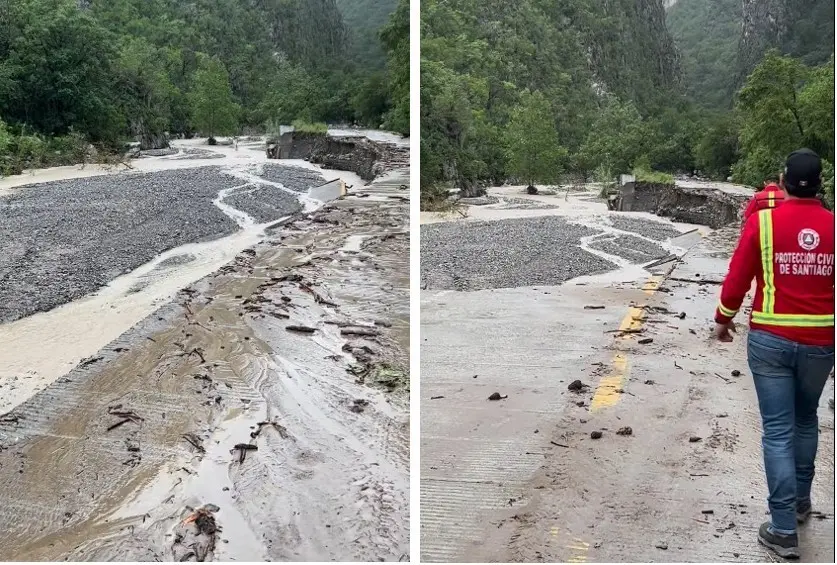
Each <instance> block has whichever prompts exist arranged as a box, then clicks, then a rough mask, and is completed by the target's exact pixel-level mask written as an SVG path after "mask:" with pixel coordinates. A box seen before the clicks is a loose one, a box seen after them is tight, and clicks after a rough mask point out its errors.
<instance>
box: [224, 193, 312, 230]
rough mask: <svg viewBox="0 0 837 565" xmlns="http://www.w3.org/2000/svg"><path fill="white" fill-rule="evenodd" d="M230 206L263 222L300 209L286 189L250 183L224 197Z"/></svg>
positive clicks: (300, 206)
mask: <svg viewBox="0 0 837 565" xmlns="http://www.w3.org/2000/svg"><path fill="white" fill-rule="evenodd" d="M224 202H226V203H227V204H229V205H230V206H232V207H234V208H237V209H239V210H241V211H242V212H245V213H247V214H250V215H251V216H252V217H253V219H255V220H256V222H258V223H260V224H264V223H267V222H271V221H273V220H278V219H280V218H283V217H285V216H290V215H291V214H295V213H296V212H299V211H300V210H302V204H300V202H299V200H297V198H296V197H295V196H293V195H292V194H288V191H286V190H282V189H281V188H279V187H276V186H271V185H267V184H263V185H258V186H256V185H252V186H249V187H247V189H245V190H240V191H236V192H235V193H233V194H230V195H229V196H227V197H226V198H225V199H224Z"/></svg>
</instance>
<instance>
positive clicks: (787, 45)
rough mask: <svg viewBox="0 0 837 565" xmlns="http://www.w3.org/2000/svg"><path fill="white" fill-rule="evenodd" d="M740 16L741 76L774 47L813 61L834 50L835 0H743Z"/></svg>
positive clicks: (810, 61)
mask: <svg viewBox="0 0 837 565" xmlns="http://www.w3.org/2000/svg"><path fill="white" fill-rule="evenodd" d="M741 20H742V21H741V39H740V42H739V72H740V74H741V75H742V78H743V77H745V76H746V75H747V74H748V73H749V72H750V71H752V70H753V68H754V67H755V66H756V65H757V64H758V62H759V61H760V60H761V58H762V56H763V55H764V53H765V51H767V50H768V49H771V48H778V49H779V50H781V51H782V52H783V53H787V54H790V55H793V56H795V57H799V58H801V59H802V60H803V61H805V62H806V63H808V64H812V65H817V64H821V63H823V62H825V61H826V60H828V57H829V55H830V54H831V53H833V52H834V0H741Z"/></svg>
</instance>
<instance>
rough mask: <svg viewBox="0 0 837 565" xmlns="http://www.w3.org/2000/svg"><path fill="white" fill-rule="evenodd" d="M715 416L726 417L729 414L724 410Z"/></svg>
mask: <svg viewBox="0 0 837 565" xmlns="http://www.w3.org/2000/svg"><path fill="white" fill-rule="evenodd" d="M715 417H716V418H727V417H729V414H727V413H726V412H721V413H720V414H718V415H717V416H715Z"/></svg>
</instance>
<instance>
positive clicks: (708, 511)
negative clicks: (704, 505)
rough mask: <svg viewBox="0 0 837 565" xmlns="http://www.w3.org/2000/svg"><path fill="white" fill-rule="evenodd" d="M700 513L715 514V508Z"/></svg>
mask: <svg viewBox="0 0 837 565" xmlns="http://www.w3.org/2000/svg"><path fill="white" fill-rule="evenodd" d="M700 513H701V514H714V513H715V511H714V510H701V511H700Z"/></svg>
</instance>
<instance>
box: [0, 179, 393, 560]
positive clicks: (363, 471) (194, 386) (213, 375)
mask: <svg viewBox="0 0 837 565" xmlns="http://www.w3.org/2000/svg"><path fill="white" fill-rule="evenodd" d="M406 178H407V177H406V172H403V171H402V172H400V173H398V174H395V175H393V176H392V177H391V178H384V179H380V180H379V181H376V182H374V183H372V184H371V185H369V186H367V187H365V188H363V189H362V191H363V192H364V193H366V196H367V197H365V198H360V197H358V196H361V195H360V194H357V195H354V196H349V197H347V198H344V199H341V200H339V201H336V202H333V203H331V204H328V205H326V206H325V207H324V208H322V209H321V210H319V211H317V212H314V213H311V214H307V215H302V216H298V217H296V218H295V219H293V220H292V221H291V222H290V223H287V224H285V225H283V226H280V227H277V228H274V229H273V230H272V232H271V233H270V234H269V235H268V236H267V237H266V239H265V241H263V242H262V243H260V244H258V245H257V246H256V247H254V248H250V249H247V250H245V251H244V252H242V253H240V254H239V255H238V256H237V257H236V259H235V260H234V261H233V262H232V263H230V264H228V265H226V266H224V267H223V268H221V269H220V271H219V272H216V273H215V274H213V275H210V276H208V277H206V278H204V279H202V280H200V281H198V282H197V283H195V284H193V285H191V286H190V287H188V288H187V289H185V290H183V291H181V292H180V293H179V294H178V296H177V297H176V299H175V300H174V302H172V303H170V304H167V305H166V306H163V307H162V308H161V309H159V310H158V311H156V312H155V313H153V314H152V315H151V316H149V317H148V318H146V319H145V320H143V321H142V322H141V323H140V324H138V325H137V326H135V327H134V328H132V329H131V330H130V331H128V332H127V333H125V334H123V335H122V336H121V337H120V338H119V339H118V340H117V341H116V342H114V343H112V344H110V345H108V346H107V347H105V348H104V349H103V350H102V351H100V352H99V353H98V354H96V355H95V356H93V357H91V358H90V359H88V360H86V361H85V362H83V363H81V364H79V366H78V367H76V369H74V370H73V371H72V372H70V373H69V374H67V375H66V376H64V377H62V378H60V379H58V381H57V382H55V383H54V384H53V385H51V386H49V387H48V388H46V389H45V390H43V391H42V392H40V393H38V394H37V395H35V396H34V397H33V398H31V399H30V400H28V401H27V402H25V403H23V404H22V405H20V406H19V407H18V408H16V409H15V410H13V411H12V412H9V413H8V414H5V415H4V416H3V417H2V419H0V547H2V550H0V557H2V559H3V560H16V561H20V560H27V561H30V560H139V561H144V560H149V561H153V560H158V561H159V560H167V561H169V560H178V561H183V560H188V561H211V560H256V561H261V560H273V561H276V560H317V561H330V560H363V561H372V560H399V559H401V558H403V556H404V555H406V554H407V553H408V548H409V537H408V504H409V476H408V469H409V444H408V438H409V411H408V400H409V398H408V389H409V376H408V372H407V371H408V361H407V360H408V357H409V351H408V343H409V342H408V334H409V331H408V327H409V300H408V278H409V266H408V265H409V251H408V249H409V227H408V221H409V219H408V218H409V217H408V206H407V204H406V197H407V196H408V194H407V193H408V191H406V190H403V189H402V188H401V187H402V185H403V184H404V183H406V182H407V180H406ZM294 325H296V326H305V327H307V328H312V329H313V332H311V331H306V332H294V331H288V326H294ZM346 328H362V329H364V330H366V331H360V332H346V331H342V330H344V329H346Z"/></svg>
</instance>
